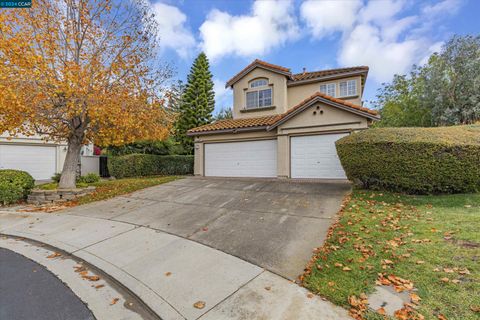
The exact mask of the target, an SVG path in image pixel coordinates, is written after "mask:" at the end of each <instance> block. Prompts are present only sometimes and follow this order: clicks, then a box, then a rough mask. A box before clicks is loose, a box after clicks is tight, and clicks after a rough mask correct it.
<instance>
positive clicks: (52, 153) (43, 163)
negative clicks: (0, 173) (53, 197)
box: [0, 144, 57, 180]
mask: <svg viewBox="0 0 480 320" xmlns="http://www.w3.org/2000/svg"><path fill="white" fill-rule="evenodd" d="M55 149H56V148H55V147H49V146H23V145H5V144H0V169H17V170H23V171H27V172H28V173H30V174H31V175H32V177H33V178H34V179H36V180H42V179H50V178H51V177H52V176H53V175H54V174H55V169H56V158H57V157H56V150H55Z"/></svg>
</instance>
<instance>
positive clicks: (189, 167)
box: [108, 154, 193, 178]
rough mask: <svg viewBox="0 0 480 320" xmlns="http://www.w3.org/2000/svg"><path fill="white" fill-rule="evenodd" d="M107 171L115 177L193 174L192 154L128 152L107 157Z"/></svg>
mask: <svg viewBox="0 0 480 320" xmlns="http://www.w3.org/2000/svg"><path fill="white" fill-rule="evenodd" d="M108 171H109V172H110V175H111V176H113V177H115V178H128V177H142V176H153V175H185V174H193V156H182V155H173V156H158V155H153V154H129V155H126V156H119V157H109V158H108Z"/></svg>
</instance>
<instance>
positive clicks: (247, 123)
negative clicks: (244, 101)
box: [188, 92, 378, 135]
mask: <svg viewBox="0 0 480 320" xmlns="http://www.w3.org/2000/svg"><path fill="white" fill-rule="evenodd" d="M315 98H323V99H326V100H328V101H331V102H333V103H337V104H340V105H343V106H345V107H348V108H352V109H355V110H358V111H361V112H364V113H367V114H369V115H372V116H374V117H373V118H376V116H377V115H378V112H377V111H375V110H372V109H368V108H365V107H362V106H359V105H356V104H353V103H350V102H347V101H345V100H342V99H337V98H334V97H331V96H328V95H326V94H323V93H320V92H316V93H315V94H313V95H311V96H310V97H308V98H307V99H305V100H303V101H302V102H300V103H299V104H297V105H296V106H295V107H293V108H290V109H289V110H288V111H287V112H285V113H282V114H277V115H272V116H265V117H256V118H247V119H227V120H220V121H217V122H214V123H211V124H207V125H204V126H200V127H197V128H193V129H190V130H188V134H192V135H195V134H196V133H203V132H209V131H217V130H233V129H241V128H255V127H270V128H272V129H273V128H275V127H276V126H277V125H278V124H279V123H280V122H281V120H283V119H285V118H286V117H288V116H290V115H292V113H294V112H295V111H297V110H298V109H300V108H302V107H303V106H305V105H306V104H307V103H309V102H311V101H312V100H313V99H315ZM270 128H269V129H270Z"/></svg>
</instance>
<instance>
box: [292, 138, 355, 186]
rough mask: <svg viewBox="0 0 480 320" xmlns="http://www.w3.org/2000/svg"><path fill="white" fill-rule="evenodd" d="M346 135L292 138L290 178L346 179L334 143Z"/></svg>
mask: <svg viewBox="0 0 480 320" xmlns="http://www.w3.org/2000/svg"><path fill="white" fill-rule="evenodd" d="M347 135H348V133H339V134H323V135H315V136H301V137H292V138H291V140H290V144H291V146H290V148H291V158H290V165H291V170H292V172H291V174H292V178H322V179H346V178H347V177H346V176H345V172H344V171H343V168H342V165H341V164H340V159H338V155H337V150H336V148H335V141H337V140H338V139H340V138H342V137H345V136H347Z"/></svg>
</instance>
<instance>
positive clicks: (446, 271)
mask: <svg viewBox="0 0 480 320" xmlns="http://www.w3.org/2000/svg"><path fill="white" fill-rule="evenodd" d="M443 272H445V273H453V272H454V270H453V269H450V268H443Z"/></svg>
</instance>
